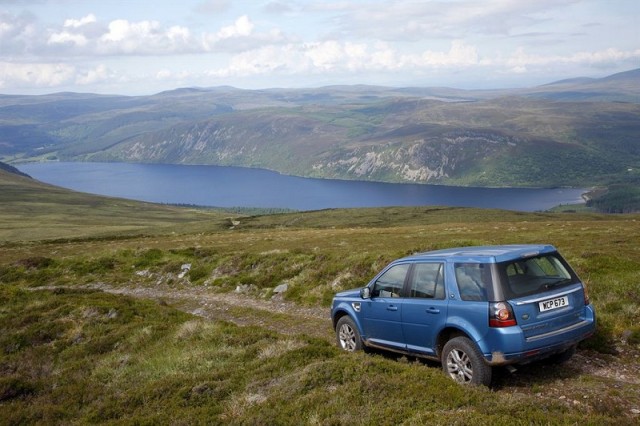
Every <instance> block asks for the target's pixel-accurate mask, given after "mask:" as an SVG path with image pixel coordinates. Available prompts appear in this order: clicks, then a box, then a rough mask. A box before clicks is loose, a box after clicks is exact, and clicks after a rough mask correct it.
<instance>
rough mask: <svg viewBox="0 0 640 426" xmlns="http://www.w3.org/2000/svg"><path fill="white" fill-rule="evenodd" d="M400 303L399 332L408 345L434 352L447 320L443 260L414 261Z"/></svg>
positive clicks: (421, 350)
mask: <svg viewBox="0 0 640 426" xmlns="http://www.w3.org/2000/svg"><path fill="white" fill-rule="evenodd" d="M407 288H408V293H407V298H406V299H404V303H403V305H402V332H403V335H404V340H405V343H406V344H407V349H408V350H410V351H412V352H418V353H424V354H430V355H431V354H435V339H436V334H437V332H438V331H439V330H440V329H442V327H443V326H444V324H445V322H446V320H447V307H448V300H447V297H446V292H445V282H444V263H441V262H425V263H416V264H414V266H413V270H412V271H411V274H410V277H409V282H408V285H407Z"/></svg>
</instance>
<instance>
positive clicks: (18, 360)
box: [0, 285, 624, 425]
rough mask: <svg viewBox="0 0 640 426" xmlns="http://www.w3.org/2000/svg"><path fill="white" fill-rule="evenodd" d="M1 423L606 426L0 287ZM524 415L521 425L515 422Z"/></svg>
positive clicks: (228, 333) (370, 359)
mask: <svg viewBox="0 0 640 426" xmlns="http://www.w3.org/2000/svg"><path fill="white" fill-rule="evenodd" d="M0 301H1V302H2V304H1V305H0V306H1V308H0V309H1V310H0V330H1V331H2V333H1V335H0V353H1V354H2V358H1V360H2V361H1V363H0V368H2V371H3V375H2V378H1V379H0V417H1V418H2V419H3V424H10V425H11V424H25V423H30V424H33V423H47V424H69V423H102V422H108V423H125V424H151V423H162V424H175V423H180V424H223V423H224V424H293V423H296V424H348V423H355V424H400V423H402V424H424V423H425V422H434V423H437V424H450V423H455V422H462V423H474V424H496V423H497V424H506V423H513V422H514V421H515V422H516V424H517V423H518V421H517V420H515V419H521V422H522V423H526V424H546V423H547V422H548V421H549V419H550V418H552V419H553V423H558V424H575V423H580V424H602V423H610V422H613V421H615V419H616V418H620V419H621V420H623V421H624V416H623V415H622V413H618V414H616V413H615V412H612V410H611V408H609V409H608V410H607V411H606V412H602V413H599V412H597V411H596V412H593V411H591V412H585V410H584V409H583V408H582V407H581V406H574V405H573V404H565V403H564V402H563V401H559V400H555V399H551V398H540V397H534V396H531V395H528V394H525V393H522V392H516V393H510V392H499V391H498V392H496V391H492V390H489V389H486V388H463V387H460V386H458V385H456V384H455V383H453V382H452V381H450V380H449V379H447V378H446V377H445V376H444V375H443V374H441V373H440V371H439V369H437V368H432V367H431V366H425V365H423V364H422V363H417V362H408V361H407V360H405V359H401V360H400V362H398V360H396V359H391V358H386V357H383V356H379V355H365V354H355V355H353V354H347V353H343V352H341V351H339V350H338V349H337V348H335V347H334V346H333V345H332V344H330V343H329V342H327V341H325V340H321V339H316V338H311V337H307V336H305V335H298V336H294V337H292V336H283V335H280V334H277V333H274V332H270V331H266V330H264V329H262V328H259V327H252V326H245V327H239V326H235V325H231V324H228V323H224V322H209V321H206V320H203V319H198V318H194V317H191V316H190V315H187V314H183V313H181V312H179V311H176V310H175V309H172V308H170V307H167V306H161V305H158V304H154V303H152V302H144V301H139V300H132V299H129V298H126V297H121V296H120V297H116V296H112V295H107V294H104V293H100V292H86V291H69V290H66V291H47V290H42V291H26V290H23V289H19V288H16V287H14V286H7V285H4V286H2V287H0ZM525 419H526V420H525Z"/></svg>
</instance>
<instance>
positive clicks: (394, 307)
mask: <svg viewBox="0 0 640 426" xmlns="http://www.w3.org/2000/svg"><path fill="white" fill-rule="evenodd" d="M397 310H398V307H397V306H394V305H389V306H387V311H397Z"/></svg>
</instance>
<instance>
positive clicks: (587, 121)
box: [0, 70, 640, 186]
mask: <svg viewBox="0 0 640 426" xmlns="http://www.w3.org/2000/svg"><path fill="white" fill-rule="evenodd" d="M0 135H2V136H0V160H2V159H4V160H5V161H10V162H12V163H17V162H20V161H28V160H38V161H42V160H56V159H62V160H80V161H82V160H93V161H137V162H164V163H178V164H215V165H235V166H251V167H263V168H267V169H272V170H276V171H279V172H282V173H287V174H295V175H301V176H314V177H324V178H343V179H361V180H378V181H393V182H422V183H439V184H462V185H479V186H486V185H491V186H562V185H574V186H591V185H602V184H605V185H606V184H608V183H610V182H612V181H623V182H624V181H625V179H626V178H627V175H628V174H629V173H631V174H633V175H634V176H635V175H636V174H637V173H638V172H637V170H640V142H639V141H640V71H638V70H633V71H629V72H626V73H619V74H616V75H613V76H609V77H605V78H601V79H569V80H563V81H559V82H555V83H551V84H548V85H545V86H540V87H536V88H531V89H517V90H492V91H464V90H456V89H447V88H385V87H375V86H331V87H324V88H318V89H271V90H240V89H234V88H229V87H220V88H203V89H178V90H173V91H168V92H163V93H159V94H157V95H153V96H138V97H126V96H104V95H101V96H98V95H90V94H73V93H60V94H52V95H46V96H0Z"/></svg>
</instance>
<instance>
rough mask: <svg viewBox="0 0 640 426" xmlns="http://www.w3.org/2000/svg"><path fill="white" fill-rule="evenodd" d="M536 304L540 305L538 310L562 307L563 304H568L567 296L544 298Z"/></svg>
mask: <svg viewBox="0 0 640 426" xmlns="http://www.w3.org/2000/svg"><path fill="white" fill-rule="evenodd" d="M538 306H540V312H545V311H550V310H552V309H558V308H562V307H564V306H569V298H568V297H567V296H562V297H557V298H555V299H550V300H545V301H543V302H539V303H538Z"/></svg>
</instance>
